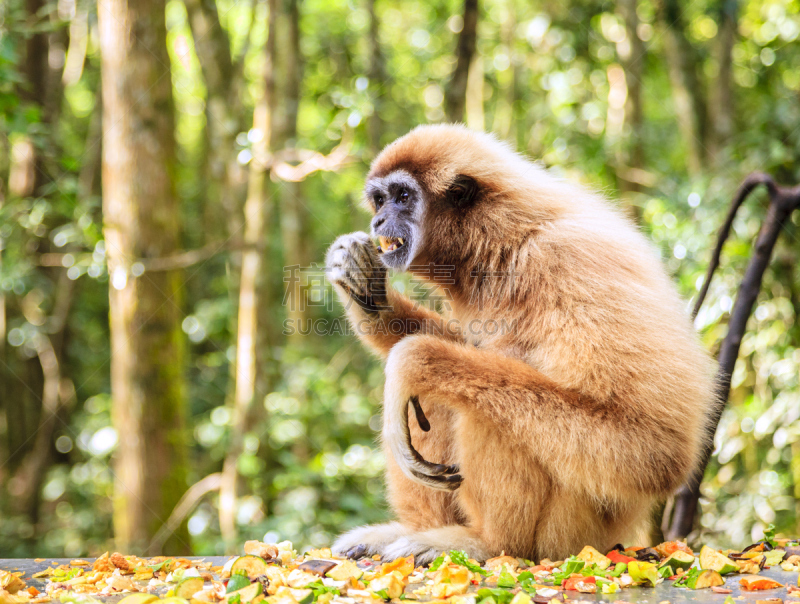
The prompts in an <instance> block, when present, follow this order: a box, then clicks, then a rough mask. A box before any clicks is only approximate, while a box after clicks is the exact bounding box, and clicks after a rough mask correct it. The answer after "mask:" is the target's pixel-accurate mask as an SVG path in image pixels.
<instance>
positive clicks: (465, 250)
mask: <svg viewBox="0 0 800 604" xmlns="http://www.w3.org/2000/svg"><path fill="white" fill-rule="evenodd" d="M365 201H366V203H367V205H368V206H369V208H370V209H371V210H372V212H373V213H374V217H373V219H372V224H371V227H372V235H373V236H374V237H376V238H377V239H378V240H379V241H380V247H379V248H377V247H376V246H375V244H374V243H373V241H372V239H371V238H370V236H369V235H367V234H366V233H353V234H350V235H344V236H342V237H340V238H338V239H337V240H336V242H335V243H334V244H333V245H332V246H331V248H330V250H329V251H328V255H327V260H326V266H327V275H328V279H329V280H330V281H331V283H332V284H333V285H334V287H335V289H336V290H337V291H338V293H339V295H340V296H341V298H342V301H343V302H344V303H345V304H346V307H347V313H348V315H349V318H350V320H351V321H352V322H353V323H354V324H355V325H356V326H357V332H358V333H359V337H360V338H361V339H362V340H363V341H364V343H365V344H366V345H367V346H368V347H369V348H371V349H372V350H373V351H375V352H376V353H377V354H379V355H381V356H382V357H384V358H385V359H386V385H385V392H384V401H383V431H382V441H383V446H384V450H385V452H386V457H387V466H388V468H387V481H388V497H389V501H390V504H391V507H392V510H393V512H394V513H395V514H396V516H397V522H392V523H388V524H381V525H374V526H365V527H360V528H357V529H354V530H352V531H350V532H348V533H346V534H344V535H342V536H341V537H340V538H339V539H338V540H337V541H336V543H335V545H334V551H335V552H337V553H339V554H343V555H347V556H351V557H357V556H361V555H374V554H379V555H380V556H382V557H383V558H385V559H393V558H396V557H399V556H408V555H411V554H413V555H414V556H416V560H417V562H418V563H424V562H426V561H430V560H431V559H433V558H434V557H435V556H437V555H438V554H439V553H440V552H442V551H444V550H448V549H460V550H465V551H466V552H468V553H469V555H470V556H472V557H474V558H476V559H479V560H484V559H486V558H488V557H491V556H495V555H499V554H500V553H501V552H505V553H506V554H510V555H512V556H520V557H524V558H528V559H536V560H538V559H541V558H543V557H549V558H551V559H553V560H556V559H561V558H562V557H564V556H566V555H568V554H571V553H576V552H577V551H578V550H580V549H581V548H582V547H583V546H584V545H587V544H589V545H592V546H594V547H596V548H597V549H599V550H600V551H603V552H605V551H608V550H609V549H610V548H611V547H612V546H613V545H614V544H616V543H619V542H626V541H627V542H630V541H631V540H633V539H638V540H642V539H645V538H646V535H647V529H648V528H649V527H648V524H649V517H650V514H651V510H652V507H653V504H654V503H655V502H656V501H658V500H659V499H661V498H664V497H665V496H667V495H668V494H669V493H671V492H672V491H673V490H674V489H675V488H676V487H678V486H679V485H680V484H681V483H682V482H683V481H684V480H685V479H686V478H687V476H688V474H689V472H690V471H691V470H692V469H693V467H694V466H695V463H696V460H697V457H698V455H699V452H700V450H701V447H702V445H703V444H704V434H705V424H706V421H707V420H706V418H707V415H708V412H709V409H710V407H711V405H712V403H713V400H714V390H713V366H712V361H711V360H710V357H709V356H708V354H707V353H706V352H705V351H704V349H703V348H702V347H701V345H700V343H699V341H698V338H697V336H696V334H695V331H694V328H693V326H692V324H691V322H690V320H689V317H688V315H687V313H686V312H685V310H684V303H683V301H682V300H681V298H680V297H679V295H678V294H677V292H676V289H675V287H674V286H673V284H672V283H671V281H670V278H669V277H668V276H667V274H666V273H665V271H664V268H663V266H662V263H661V261H660V260H659V257H658V254H657V252H656V251H655V250H654V249H653V247H652V246H651V245H650V244H649V243H648V241H647V240H646V239H645V238H644V237H643V236H642V235H641V234H640V233H639V231H638V230H637V228H636V227H635V226H634V225H633V224H632V223H631V222H630V221H629V220H628V219H627V218H626V217H625V216H624V215H623V214H622V212H620V211H619V210H618V209H617V208H615V207H614V206H612V205H611V204H610V203H609V202H608V201H606V200H605V199H604V198H603V197H602V196H600V195H598V194H596V193H593V192H590V191H588V190H587V189H585V188H583V187H582V186H579V185H576V184H573V183H570V182H565V181H564V180H562V179H559V178H556V177H555V176H553V175H551V174H549V173H548V172H547V171H546V170H545V169H543V168H542V167H540V166H538V165H536V164H534V163H531V162H529V161H527V160H526V159H524V158H523V157H521V156H520V155H518V154H516V153H514V152H513V151H512V150H511V149H510V148H509V147H508V146H507V145H506V144H504V143H502V142H499V141H498V140H496V139H495V138H494V137H492V136H491V135H488V134H484V133H479V132H473V131H470V130H468V129H466V128H464V127H461V126H455V125H437V126H421V127H419V128H417V129H415V130H413V131H412V132H410V133H409V134H407V135H406V136H404V137H402V138H400V139H398V140H397V141H395V142H394V143H392V144H391V145H389V146H388V147H387V148H386V149H385V150H384V151H383V152H382V153H381V154H380V155H379V156H378V157H377V159H376V160H375V161H374V163H373V165H372V167H371V170H370V173H369V176H368V177H367V182H366V189H365ZM387 268H392V269H396V270H401V271H405V270H407V271H410V272H411V273H412V274H413V275H415V276H416V277H417V278H419V279H422V280H424V281H427V282H429V283H432V284H434V285H438V286H440V287H441V288H442V289H444V290H446V291H447V293H448V296H449V305H450V307H451V311H450V314H449V316H448V317H444V316H442V315H440V314H438V313H436V312H433V311H432V310H430V309H427V308H425V307H424V306H420V305H417V304H415V303H413V302H412V301H411V300H409V299H408V298H406V297H404V296H402V295H400V294H399V293H398V292H397V291H393V290H392V289H391V288H388V287H387V284H386V269H387ZM487 276H489V278H487ZM501 321H502V322H503V323H502V324H504V325H506V326H512V327H513V328H511V329H496V328H495V329H493V330H489V329H484V328H483V327H485V326H486V325H487V324H489V323H490V322H494V324H495V325H497V324H500V323H501ZM636 544H639V545H644V544H645V543H642V542H641V541H637V543H636Z"/></svg>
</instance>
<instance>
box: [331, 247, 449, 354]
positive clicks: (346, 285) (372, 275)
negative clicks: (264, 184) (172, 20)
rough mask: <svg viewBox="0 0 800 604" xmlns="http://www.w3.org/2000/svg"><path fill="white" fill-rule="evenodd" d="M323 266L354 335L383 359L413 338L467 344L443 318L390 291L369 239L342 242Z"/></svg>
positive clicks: (382, 266) (382, 268)
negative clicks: (396, 347)
mask: <svg viewBox="0 0 800 604" xmlns="http://www.w3.org/2000/svg"><path fill="white" fill-rule="evenodd" d="M325 266H326V274H327V277H328V280H329V281H330V282H331V283H332V284H333V286H334V288H335V289H336V292H337V293H338V294H339V298H340V299H341V301H342V304H344V307H345V311H346V312H347V317H348V319H349V320H350V322H351V324H352V325H353V329H354V330H355V332H356V334H357V335H358V337H359V339H360V340H361V341H362V342H364V344H365V345H366V346H367V347H368V348H370V349H371V350H373V351H374V352H375V353H376V354H378V355H379V356H381V357H383V358H386V355H388V354H389V351H390V350H391V349H392V347H393V346H394V345H395V344H397V343H398V342H399V341H400V340H402V339H403V338H404V337H405V336H407V335H410V334H416V333H421V334H429V335H436V336H439V337H442V338H445V339H448V340H452V341H463V338H462V337H461V334H460V333H459V332H458V331H457V329H455V328H454V327H453V326H452V325H451V324H450V323H449V322H447V321H445V319H444V318H443V317H442V316H441V315H440V314H438V313H436V312H434V311H432V310H430V309H427V308H424V307H423V306H422V305H420V304H416V303H414V302H412V301H411V300H409V299H408V298H406V297H405V296H402V295H401V294H399V293H398V292H396V291H394V290H392V289H390V288H388V284H387V278H386V267H385V266H384V265H383V264H382V263H381V261H380V258H379V256H378V253H377V250H376V249H375V244H374V243H372V240H371V239H370V237H369V235H367V234H366V233H361V232H358V233H350V234H349V235H342V236H341V237H339V238H338V239H337V240H336V241H335V242H334V243H333V245H331V247H330V249H329V250H328V254H327V256H326V259H325Z"/></svg>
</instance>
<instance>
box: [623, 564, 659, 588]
mask: <svg viewBox="0 0 800 604" xmlns="http://www.w3.org/2000/svg"><path fill="white" fill-rule="evenodd" d="M628 574H629V575H630V576H631V579H633V580H634V582H635V583H642V584H644V583H649V584H650V586H651V587H655V586H656V582H657V581H658V580H659V579H660V578H661V576H660V575H659V574H658V569H657V568H656V565H655V564H653V563H652V562H640V561H638V560H632V561H630V562H628Z"/></svg>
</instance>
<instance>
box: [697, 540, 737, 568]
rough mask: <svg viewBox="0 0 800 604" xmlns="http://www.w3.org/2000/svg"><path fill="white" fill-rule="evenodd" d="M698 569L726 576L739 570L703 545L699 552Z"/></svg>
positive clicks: (730, 561)
mask: <svg viewBox="0 0 800 604" xmlns="http://www.w3.org/2000/svg"><path fill="white" fill-rule="evenodd" d="M700 568H702V569H703V570H715V571H717V572H718V573H719V574H721V575H727V574H729V573H734V572H736V571H738V570H739V565H738V564H736V562H734V561H733V560H731V559H730V558H728V557H727V556H723V555H722V554H721V553H720V552H718V551H716V550H714V549H712V548H710V547H708V546H707V545H704V546H703V548H702V549H701V550H700Z"/></svg>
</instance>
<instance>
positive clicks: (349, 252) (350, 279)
mask: <svg viewBox="0 0 800 604" xmlns="http://www.w3.org/2000/svg"><path fill="white" fill-rule="evenodd" d="M325 267H326V275H327V277H328V280H329V281H330V282H331V283H332V284H333V285H334V286H336V287H339V288H341V289H342V290H344V291H345V293H346V294H347V295H348V296H349V298H350V299H351V300H353V302H355V303H356V304H358V306H359V307H360V308H361V309H362V310H363V311H364V312H365V313H367V314H368V315H373V316H374V315H377V314H378V313H380V312H381V311H382V310H386V309H387V308H388V307H389V302H388V298H387V295H386V267H385V266H383V264H382V263H381V261H380V259H379V258H378V252H377V250H376V248H375V244H374V243H373V242H372V239H370V237H369V235H367V234H366V233H363V232H357V233H350V234H349V235H342V236H341V237H339V238H338V239H337V240H336V241H335V242H334V243H333V245H332V246H331V247H330V249H329V250H328V255H327V257H326V261H325Z"/></svg>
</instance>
